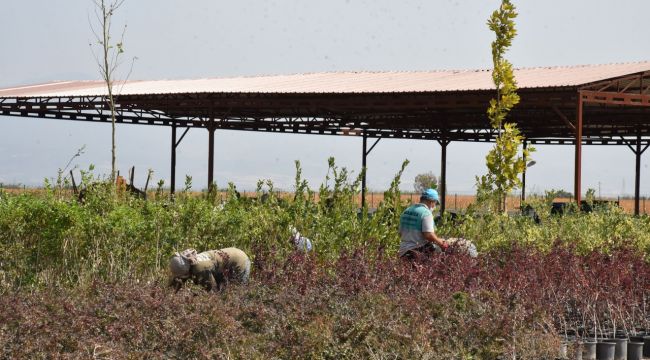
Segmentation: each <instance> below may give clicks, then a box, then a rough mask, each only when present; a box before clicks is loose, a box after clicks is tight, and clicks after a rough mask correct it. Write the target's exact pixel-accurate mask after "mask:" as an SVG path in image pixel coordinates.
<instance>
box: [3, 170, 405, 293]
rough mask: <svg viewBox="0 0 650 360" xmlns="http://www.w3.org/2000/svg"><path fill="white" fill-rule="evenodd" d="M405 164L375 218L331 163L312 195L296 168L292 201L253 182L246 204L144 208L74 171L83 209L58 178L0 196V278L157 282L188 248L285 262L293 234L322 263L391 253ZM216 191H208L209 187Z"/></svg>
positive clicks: (161, 198)
mask: <svg viewBox="0 0 650 360" xmlns="http://www.w3.org/2000/svg"><path fill="white" fill-rule="evenodd" d="M407 163H408V162H405V163H404V165H403V167H402V169H401V170H400V172H399V173H398V174H397V176H396V178H395V180H394V181H393V183H392V185H391V188H390V189H389V190H388V191H387V192H386V193H385V201H384V203H382V204H380V205H379V206H378V210H377V212H376V214H375V216H372V217H371V216H369V215H368V214H367V213H366V212H362V213H359V209H358V196H359V189H360V181H361V179H360V177H355V178H352V179H351V176H350V173H349V172H348V170H347V169H345V168H340V167H338V166H337V165H336V163H335V161H334V159H333V158H332V159H329V161H328V165H329V170H328V174H327V177H326V179H325V181H324V182H323V184H322V185H321V186H320V187H319V189H318V191H317V192H314V191H312V190H311V189H310V188H309V186H308V184H307V182H306V181H305V180H303V179H302V177H301V176H302V169H301V167H300V164H299V163H298V162H296V180H295V189H294V194H293V198H289V197H287V196H283V195H281V194H279V193H278V192H277V191H276V189H275V188H274V185H273V182H272V181H270V180H262V181H260V182H258V187H257V192H256V194H255V196H254V197H243V196H241V195H240V194H239V193H238V192H237V189H236V187H235V186H234V185H233V184H229V187H228V190H227V192H226V194H225V197H223V198H222V196H221V195H222V194H217V193H216V192H207V193H203V195H201V196H196V195H195V194H192V193H190V192H189V190H190V188H191V177H186V185H185V190H184V191H183V192H180V193H178V194H177V196H176V197H175V199H173V201H172V200H170V199H169V197H168V196H166V194H163V193H162V190H161V187H160V186H159V190H158V191H157V194H156V196H153V197H150V198H149V199H148V200H146V201H145V200H142V199H140V198H137V197H134V196H131V195H130V194H129V193H118V194H117V196H116V195H115V188H114V187H112V186H111V182H110V181H105V180H104V179H101V178H100V177H96V176H94V175H93V174H92V172H91V171H82V178H83V183H84V184H85V190H84V197H83V202H79V201H78V200H77V198H76V197H71V196H70V194H71V191H70V190H66V188H65V186H63V185H58V184H59V183H61V184H63V182H62V180H61V181H59V180H56V181H53V182H50V184H52V183H54V184H56V185H48V186H47V187H46V191H44V192H43V193H42V194H40V195H33V194H21V195H11V194H4V193H3V194H2V195H0V245H1V246H2V247H3V249H5V251H6V254H5V255H6V256H5V258H6V259H7V260H6V261H3V262H2V263H1V268H0V271H1V276H0V279H3V280H2V281H3V282H4V284H12V285H15V286H23V285H45V284H70V285H75V284H86V283H89V282H91V281H93V280H94V279H104V280H109V281H120V280H125V279H133V278H135V279H139V280H142V281H148V280H153V279H158V278H160V277H162V276H164V274H165V268H166V262H167V259H168V257H169V256H170V255H171V254H172V253H174V252H175V251H179V250H182V249H185V248H189V247H193V248H196V249H202V250H203V249H217V248H222V247H227V246H237V247H240V248H242V249H243V250H245V251H246V252H248V253H250V254H252V258H253V260H254V259H255V257H256V254H260V253H263V254H266V255H267V256H275V257H277V258H283V257H286V255H287V254H288V253H290V252H291V251H293V247H292V246H291V243H290V242H289V241H288V239H289V236H290V234H291V232H290V228H291V227H292V226H295V227H296V228H297V229H299V231H300V232H301V233H302V234H303V235H305V236H307V237H309V238H310V239H311V240H312V243H313V244H314V247H315V249H316V256H317V257H319V258H320V259H323V260H326V259H333V258H336V257H337V256H338V255H339V254H340V253H341V252H343V251H349V250H351V249H353V248H355V247H357V245H358V244H365V245H367V247H368V253H369V254H373V253H375V252H376V251H377V250H378V249H379V248H388V249H390V251H391V252H396V251H397V247H398V246H399V237H398V234H397V230H396V229H397V227H398V224H399V214H400V213H401V211H402V209H403V206H404V205H403V204H402V203H401V201H400V196H399V182H400V177H401V174H402V171H403V170H404V167H405V166H406V164H407ZM215 188H216V187H215Z"/></svg>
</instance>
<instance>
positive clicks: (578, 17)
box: [0, 0, 650, 196]
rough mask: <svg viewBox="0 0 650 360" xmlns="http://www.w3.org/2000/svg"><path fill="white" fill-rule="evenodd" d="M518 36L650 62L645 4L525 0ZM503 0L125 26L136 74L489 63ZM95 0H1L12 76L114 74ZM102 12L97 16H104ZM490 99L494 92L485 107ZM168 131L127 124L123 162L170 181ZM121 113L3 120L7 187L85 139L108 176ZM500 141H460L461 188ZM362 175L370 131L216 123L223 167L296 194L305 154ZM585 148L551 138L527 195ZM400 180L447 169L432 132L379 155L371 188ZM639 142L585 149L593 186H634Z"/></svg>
mask: <svg viewBox="0 0 650 360" xmlns="http://www.w3.org/2000/svg"><path fill="white" fill-rule="evenodd" d="M513 3H514V4H515V5H516V6H517V10H518V12H519V16H518V17H517V19H516V24H517V30H518V35H517V37H516V38H515V40H514V42H513V46H512V48H511V50H510V51H509V52H508V53H507V54H506V57H507V58H508V59H509V60H510V61H511V62H512V63H513V65H514V66H515V67H532V66H554V65H577V64H603V63H612V62H633V61H645V60H650V40H648V39H647V37H644V36H640V34H645V33H646V32H647V18H646V14H648V13H649V12H650V1H647V0H620V1H616V2H614V1H611V0H610V1H608V0H571V1H566V0H562V1H560V0H545V1H539V0H514V1H513ZM499 4H500V1H496V0H465V1H461V0H455V1H452V0H420V1H419V0H401V1H394V0H375V1H370V0H365V1H362V0H328V1H313V0H275V1H262V0H256V1H253V0H239V1H218V0H192V1H179V0H125V2H124V4H123V5H122V7H121V8H119V9H118V11H117V12H116V13H115V15H114V22H115V24H114V28H113V33H114V36H116V37H117V36H119V35H120V33H121V31H122V29H123V26H125V25H126V29H125V37H124V46H125V50H126V52H125V53H124V56H123V58H122V59H123V62H124V63H123V65H122V66H121V67H120V74H119V76H122V77H124V76H125V75H126V73H127V72H128V70H129V67H130V66H129V64H130V62H131V59H132V58H137V59H136V60H135V63H134V65H133V69H132V72H131V74H130V79H131V80H140V79H142V80H150V79H193V78H207V77H232V76H255V75H274V74H295V73H306V72H324V71H363V70H367V71H394V70H400V71H416V70H436V69H479V68H480V69H489V68H491V67H492V60H491V53H490V42H491V41H492V39H493V33H491V32H490V31H489V29H488V28H487V25H486V21H487V19H488V17H489V15H490V13H491V12H492V11H493V10H494V9H496V8H497V6H498V5H499ZM94 11H95V8H94V5H93V2H92V0H65V1H51V0H21V1H3V11H2V12H0V31H2V33H3V34H5V36H3V48H4V51H3V53H2V56H0V88H4V87H10V86H15V85H26V84H34V83H42V82H49V81H56V80H86V79H100V75H99V70H98V67H97V65H96V61H95V58H94V56H93V52H92V44H93V43H94V36H93V32H92V28H91V27H92V24H94V23H95V22H94V20H93V19H94ZM95 24H96V23H95ZM486 107H487V104H486ZM170 134H171V130H170V129H169V128H166V127H149V126H137V125H118V126H117V163H118V168H119V169H120V171H121V172H122V173H126V172H127V169H128V168H130V167H131V166H135V168H136V186H143V184H144V181H145V179H146V170H147V169H152V170H153V171H154V183H155V182H157V181H158V180H159V179H163V180H165V182H166V184H169V176H170V175H169V171H170V170H169V168H170V165H169V162H170V136H171V135H170ZM110 136H111V129H110V125H109V124H94V123H85V122H75V121H64V120H52V119H32V118H20V117H2V116H0V154H2V156H0V183H4V184H22V185H26V186H40V185H42V184H43V181H44V179H45V178H52V177H54V176H56V174H57V170H58V169H60V168H64V167H65V166H66V164H67V163H68V161H69V160H70V158H71V157H72V156H73V155H74V154H75V153H77V151H78V149H80V148H82V147H84V146H85V150H84V153H83V154H82V155H81V156H79V157H77V158H75V159H74V160H73V165H74V166H77V167H78V168H84V169H85V168H88V166H89V165H90V164H93V165H95V168H96V170H95V172H96V173H99V174H102V173H103V174H108V173H109V172H110V161H111V153H110ZM491 146H492V145H491V144H474V143H452V144H451V145H449V146H448V155H447V189H448V193H451V194H453V193H458V194H473V193H474V192H475V188H474V184H475V176H476V175H481V174H484V173H485V172H486V168H485V155H486V154H487V152H488V151H489V149H490V148H491ZM207 147H208V136H207V131H205V130H203V129H192V130H190V131H189V132H188V134H187V136H186V137H185V139H184V140H183V142H182V143H181V145H180V146H179V147H178V152H177V175H176V177H177V188H181V187H182V185H183V182H184V178H185V175H190V176H192V183H193V186H194V188H195V189H200V188H203V187H205V186H206V185H207ZM330 156H332V157H334V158H335V159H336V162H337V164H338V165H340V166H344V167H346V168H348V169H349V170H350V171H352V172H353V173H354V174H358V172H359V170H360V168H361V138H353V137H334V136H323V135H298V134H267V133H256V132H243V131H227V130H217V131H216V133H215V179H216V181H217V184H218V185H219V186H225V185H226V184H227V183H228V182H233V183H235V184H236V185H237V187H238V188H240V189H254V187H255V185H256V182H257V180H258V179H270V180H272V181H273V182H274V184H275V186H276V187H277V188H281V189H285V190H291V189H292V186H293V179H294V176H295V167H294V161H295V160H299V161H300V162H301V164H302V167H303V175H304V177H305V178H306V179H307V180H308V181H309V183H310V185H311V186H312V187H317V186H319V185H320V184H321V183H322V182H323V181H324V179H325V175H326V171H327V159H328V157H330ZM573 157H574V153H573V147H572V146H557V145H556V146H548V145H546V146H544V145H538V146H537V152H536V153H534V154H533V158H534V160H535V161H536V165H534V166H533V167H531V168H530V169H529V171H528V173H527V192H528V193H530V192H536V193H542V192H543V191H544V190H549V189H566V190H569V191H572V190H573V164H574V163H573ZM646 158H647V156H644V158H643V163H642V172H641V193H642V195H649V194H650V171H648V167H647V163H648V160H647V159H646ZM405 159H408V160H409V161H410V164H409V165H408V167H407V169H406V171H405V172H404V175H403V177H402V189H404V190H411V189H412V188H413V179H414V178H415V176H416V175H417V174H419V173H424V172H429V171H432V172H433V173H434V174H439V172H440V146H439V145H438V144H437V143H436V142H433V141H423V140H398V139H390V140H386V139H384V140H382V141H381V142H380V143H379V144H378V145H377V146H376V147H375V149H374V150H373V151H372V153H371V154H370V155H369V156H368V171H367V175H368V187H369V188H370V189H371V190H377V191H383V190H385V189H386V188H387V187H388V186H389V184H390V182H391V180H392V178H393V176H394V175H395V173H396V172H397V171H398V170H399V168H400V165H401V164H402V162H403V161H404V160H405ZM634 164H635V157H634V154H633V153H632V152H631V151H630V150H629V149H628V148H627V147H625V146H605V147H602V146H586V147H584V148H583V183H582V186H583V189H584V190H585V191H586V189H587V188H594V189H596V191H597V193H600V194H601V195H602V196H618V195H627V194H633V192H634Z"/></svg>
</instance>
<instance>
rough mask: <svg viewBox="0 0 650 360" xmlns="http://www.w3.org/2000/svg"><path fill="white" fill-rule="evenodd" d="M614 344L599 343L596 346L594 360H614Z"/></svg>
mask: <svg viewBox="0 0 650 360" xmlns="http://www.w3.org/2000/svg"><path fill="white" fill-rule="evenodd" d="M615 351H616V343H613V342H609V341H599V342H598V343H597V344H596V360H614V353H615Z"/></svg>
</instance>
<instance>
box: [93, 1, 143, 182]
mask: <svg viewBox="0 0 650 360" xmlns="http://www.w3.org/2000/svg"><path fill="white" fill-rule="evenodd" d="M124 1H125V0H114V1H109V2H107V1H105V0H93V3H94V4H95V21H96V24H95V26H97V27H98V28H96V27H95V26H93V23H92V22H91V26H90V27H91V30H92V31H93V34H94V35H95V44H90V45H91V48H92V49H93V55H94V56H95V60H96V62H97V66H98V67H99V72H100V74H101V76H102V79H103V80H104V82H105V83H106V89H107V95H106V97H105V103H106V105H107V106H108V108H109V110H110V113H111V182H113V183H115V176H116V174H117V165H116V158H117V157H116V145H115V114H116V108H115V98H114V96H115V92H114V86H113V85H114V81H115V79H114V76H115V71H116V70H117V68H118V66H119V65H120V62H119V59H120V55H121V54H122V53H124V34H125V33H126V25H124V29H123V31H122V35H121V37H120V40H119V41H118V42H116V43H113V42H112V39H111V26H112V20H113V15H114V13H115V11H116V10H117V9H118V8H119V7H120V6H122V4H124ZM93 45H98V46H99V49H100V50H99V51H100V53H99V54H98V53H97V51H95V47H94V46H93ZM134 60H135V58H134ZM132 65H133V63H132ZM132 68H133V67H131V69H132ZM129 73H130V71H129ZM127 77H128V76H127Z"/></svg>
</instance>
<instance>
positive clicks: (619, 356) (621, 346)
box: [607, 338, 628, 360]
mask: <svg viewBox="0 0 650 360" xmlns="http://www.w3.org/2000/svg"><path fill="white" fill-rule="evenodd" d="M607 341H610V342H613V343H615V344H616V348H615V353H614V360H627V343H628V340H627V338H611V339H607Z"/></svg>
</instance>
